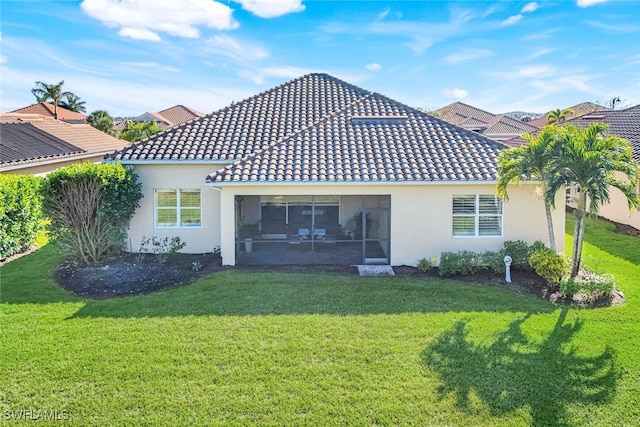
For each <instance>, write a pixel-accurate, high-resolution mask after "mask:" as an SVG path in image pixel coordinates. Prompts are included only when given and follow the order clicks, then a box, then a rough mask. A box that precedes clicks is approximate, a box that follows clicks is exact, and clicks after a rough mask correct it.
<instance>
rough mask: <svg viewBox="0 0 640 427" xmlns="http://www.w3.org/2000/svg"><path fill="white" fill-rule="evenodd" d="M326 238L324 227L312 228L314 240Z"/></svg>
mask: <svg viewBox="0 0 640 427" xmlns="http://www.w3.org/2000/svg"><path fill="white" fill-rule="evenodd" d="M326 238H327V230H325V229H324V228H314V229H313V239H314V240H324V239H326Z"/></svg>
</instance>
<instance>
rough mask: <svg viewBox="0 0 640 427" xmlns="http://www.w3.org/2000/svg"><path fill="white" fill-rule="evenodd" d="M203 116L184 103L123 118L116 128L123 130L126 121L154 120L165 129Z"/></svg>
mask: <svg viewBox="0 0 640 427" xmlns="http://www.w3.org/2000/svg"><path fill="white" fill-rule="evenodd" d="M203 116H204V114H203V113H201V112H200V111H197V110H194V109H193V108H189V107H185V106H184V105H174V106H173V107H169V108H166V109H164V110H162V111H158V112H157V113H156V112H146V113H142V114H141V115H139V116H138V117H136V118H134V119H130V120H124V121H122V122H120V123H118V124H117V125H116V130H118V131H121V130H123V129H124V128H125V127H126V125H127V123H128V122H156V123H157V124H158V127H159V128H160V129H162V130H165V129H168V128H170V127H171V126H175V125H179V124H180V123H184V122H187V121H189V120H193V119H195V118H198V117H203Z"/></svg>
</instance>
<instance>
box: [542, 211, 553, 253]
mask: <svg viewBox="0 0 640 427" xmlns="http://www.w3.org/2000/svg"><path fill="white" fill-rule="evenodd" d="M544 210H545V213H546V214H547V228H548V230H549V247H550V248H551V249H552V250H553V252H556V236H555V234H554V232H553V218H552V217H551V208H550V207H549V205H548V204H546V203H545V204H544Z"/></svg>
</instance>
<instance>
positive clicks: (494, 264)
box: [479, 251, 505, 274]
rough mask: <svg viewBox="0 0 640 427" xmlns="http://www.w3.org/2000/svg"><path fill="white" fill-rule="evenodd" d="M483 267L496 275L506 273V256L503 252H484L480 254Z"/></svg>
mask: <svg viewBox="0 0 640 427" xmlns="http://www.w3.org/2000/svg"><path fill="white" fill-rule="evenodd" d="M479 264H480V266H481V267H485V268H488V269H489V270H491V271H493V272H494V273H498V274H501V273H504V271H505V266H504V255H503V254H502V251H500V252H496V251H485V252H482V253H481V254H480V262H479Z"/></svg>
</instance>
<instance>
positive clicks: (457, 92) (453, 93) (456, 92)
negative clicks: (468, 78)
mask: <svg viewBox="0 0 640 427" xmlns="http://www.w3.org/2000/svg"><path fill="white" fill-rule="evenodd" d="M442 94H443V95H444V96H446V97H448V98H455V99H464V98H466V97H467V96H469V92H467V91H466V90H464V89H459V88H457V87H455V88H453V89H444V90H443V91H442Z"/></svg>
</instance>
